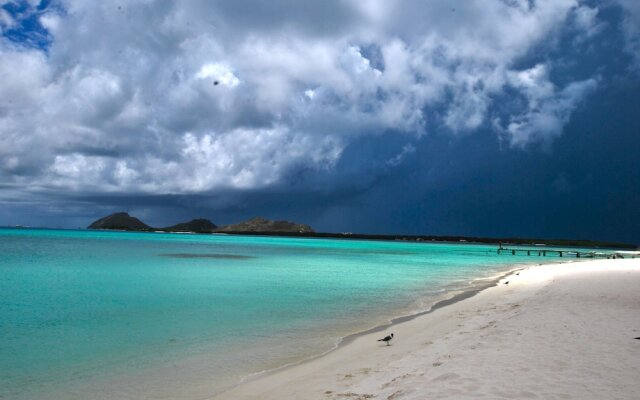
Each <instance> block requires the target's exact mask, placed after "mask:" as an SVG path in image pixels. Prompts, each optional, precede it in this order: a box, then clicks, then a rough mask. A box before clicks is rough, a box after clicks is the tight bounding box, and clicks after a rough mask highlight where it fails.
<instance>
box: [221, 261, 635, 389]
mask: <svg viewBox="0 0 640 400" xmlns="http://www.w3.org/2000/svg"><path fill="white" fill-rule="evenodd" d="M623 265H624V266H628V267H629V270H630V271H634V272H636V273H635V274H634V275H633V276H634V279H637V278H638V277H640V261H638V260H597V261H580V262H571V261H569V262H567V261H565V262H563V263H554V264H542V265H529V266H527V265H524V266H522V265H521V266H518V267H517V268H514V269H511V270H509V271H508V272H505V273H504V274H500V275H499V276H496V277H494V278H493V279H490V280H489V281H488V282H482V283H481V284H480V285H479V286H476V287H474V288H471V289H470V290H466V291H463V292H461V293H456V294H454V295H453V296H452V297H450V298H447V299H443V300H440V301H437V302H436V303H434V304H433V305H432V307H430V308H429V309H428V310H426V311H423V312H419V313H416V314H413V315H407V316H401V317H397V318H394V319H392V320H391V321H390V323H389V324H387V325H381V326H376V327H373V328H371V329H368V330H365V331H363V332H359V333H355V334H352V335H348V336H346V337H345V338H343V340H342V341H341V342H340V343H339V344H338V346H337V347H336V348H335V349H332V350H329V351H328V352H326V353H323V354H322V355H319V356H315V357H311V358H309V359H307V360H303V361H301V362H297V363H295V364H290V365H286V366H282V367H279V368H276V369H273V370H269V371H264V372H261V373H259V374H254V375H252V376H250V377H248V378H247V379H245V380H243V381H242V382H241V383H240V384H238V385H237V386H234V387H232V388H230V389H228V390H225V391H223V392H221V393H218V394H216V395H215V396H214V397H213V398H214V399H226V398H229V399H232V398H233V399H253V398H265V399H269V398H274V399H275V398H323V399H328V398H329V399H332V398H336V399H337V398H345V397H346V398H357V399H364V398H372V397H376V398H377V397H380V396H382V395H383V394H386V393H387V392H389V390H386V389H388V388H389V387H392V386H397V387H396V389H397V390H396V391H395V392H393V393H389V396H391V395H393V394H394V393H395V395H394V397H382V398H394V399H395V398H404V397H403V396H402V395H401V394H402V393H405V392H407V391H410V390H413V389H415V388H416V387H418V386H420V385H419V382H416V383H412V384H411V385H409V384H404V385H400V384H398V385H392V384H391V383H389V382H392V381H394V380H393V379H392V380H391V381H389V382H387V384H388V385H386V386H384V385H382V386H384V387H382V386H380V385H378V384H377V383H376V382H382V381H384V380H385V379H387V378H388V376H389V375H390V373H391V372H392V371H393V370H394V369H397V368H390V367H389V364H388V363H389V362H390V361H393V362H394V363H396V364H398V365H400V366H401V367H403V368H404V369H410V370H411V371H413V372H412V373H411V375H412V376H413V375H416V373H417V372H418V371H421V373H422V375H425V374H429V373H430V372H431V371H433V370H436V369H441V368H439V366H440V365H442V363H443V361H433V362H431V363H430V364H427V365H425V364H419V365H415V360H414V358H415V354H414V353H416V352H419V353H422V352H425V347H428V346H430V345H432V344H433V343H435V342H436V341H439V342H442V341H445V342H446V341H447V340H450V339H451V338H455V337H456V335H454V334H456V331H459V332H458V333H457V334H459V335H464V334H469V335H471V334H476V335H477V334H478V332H479V331H478V329H475V330H473V329H466V330H463V331H460V329H461V328H460V326H464V325H468V324H469V323H470V322H472V321H474V320H476V319H478V318H479V315H484V314H487V313H488V314H491V311H490V310H491V309H492V308H491V307H494V308H495V307H497V308H500V307H503V306H504V305H505V303H509V302H513V301H514V300H515V301H518V302H522V303H531V302H533V303H535V301H537V300H540V299H538V297H539V296H540V293H538V292H539V291H541V290H544V289H545V288H546V289H554V290H559V289H558V288H557V287H556V286H557V285H556V284H555V282H556V281H557V280H567V281H568V282H570V283H571V280H570V279H568V278H566V276H572V277H573V280H574V281H575V280H579V279H583V280H584V276H585V275H588V274H589V271H591V273H592V274H596V273H606V274H609V275H611V276H613V278H611V279H614V278H615V276H614V275H617V274H618V272H619V271H620V270H621V268H620V267H621V266H623ZM576 266H581V267H580V268H575V267H576ZM622 269H624V268H622ZM618 275H619V274H618ZM507 280H510V281H511V284H510V285H504V284H500V282H502V283H504V282H505V281H507ZM614 280H615V279H614ZM638 282H639V283H640V279H638ZM617 284H618V286H620V285H624V284H625V282H621V283H620V282H618V283H617ZM554 285H555V286H554ZM514 288H517V289H518V290H515V289H514ZM574 292H575V293H574ZM574 292H572V293H571V295H574V296H578V297H580V296H585V295H588V293H586V294H585V293H579V292H580V291H579V290H576V291H574ZM505 293H507V294H508V295H507V294H505ZM606 295H607V294H606V293H605V294H601V296H606ZM638 296H639V297H640V295H638ZM533 300H535V301H533ZM545 301H547V302H549V301H550V302H553V301H554V300H553V299H551V300H549V299H545ZM514 304H515V303H514ZM639 304H640V300H639ZM521 305H522V306H523V307H524V304H521ZM521 305H520V304H518V305H517V307H516V308H515V309H516V311H519V309H520V306H521ZM604 306H607V304H606V303H605V304H604ZM523 309H524V308H523ZM472 311H475V312H472ZM460 312H462V313H463V314H465V315H466V317H465V318H463V319H462V320H461V321H460V323H461V324H462V325H459V324H457V322H459V321H457V320H458V319H459V318H458V313H460ZM494 319H495V321H485V322H486V323H489V325H490V326H491V325H492V324H491V323H490V322H493V324H496V321H498V322H497V323H501V322H503V321H501V320H500V315H494ZM523 321H524V322H525V323H526V322H527V321H526V320H523ZM538 322H541V323H544V321H538ZM547 322H548V321H547ZM579 322H580V323H581V324H582V323H584V321H579ZM391 328H393V329H391ZM639 328H640V327H639ZM484 329H486V328H484ZM382 331H388V332H391V331H396V339H395V340H394V341H395V342H396V343H395V344H394V345H393V346H383V348H387V347H388V349H386V350H385V351H386V352H387V353H392V355H393V357H391V359H388V354H387V355H385V354H383V352H382V350H381V348H380V347H381V346H378V345H377V342H375V341H374V340H375V339H376V338H377V336H380V333H379V332H382ZM398 332H399V333H398ZM635 336H640V330H639V331H638V332H637V334H635ZM461 337H462V336H461ZM451 340H453V339H451ZM543 342H544V341H543ZM545 343H546V342H545ZM450 345H451V343H449V346H447V345H446V343H444V344H441V345H440V348H441V350H443V351H444V352H452V351H454V350H457V349H458V348H459V346H454V347H451V346H450ZM471 347H475V346H471ZM469 352H470V350H467V351H466V353H469ZM378 353H379V354H378ZM426 353H427V354H428V353H429V352H426ZM463 353H464V352H463ZM468 356H469V354H466V355H465V357H468ZM487 357H488V358H489V359H491V357H493V356H492V355H491V354H489V355H488V356H487ZM496 357H497V359H496V360H488V362H489V363H493V362H496V363H498V364H499V363H500V362H501V360H502V359H501V358H500V357H499V356H496ZM463 358H464V357H463ZM494 358H495V357H494ZM485 362H487V360H485ZM372 365H373V366H372ZM434 366H438V368H435V367H434ZM463 366H464V365H463ZM635 366H636V367H640V364H636V365H635ZM362 371H365V372H362ZM463 371H464V370H463ZM459 372H460V371H458V372H457V373H454V375H460V373H459ZM475 372H477V371H475ZM475 372H474V373H475ZM373 376H377V377H378V378H379V379H373ZM395 378H396V379H397V380H398V381H400V380H404V379H399V376H398V377H395ZM376 385H377V386H378V387H375V386H376ZM429 385H433V382H430V383H429ZM430 387H431V386H430ZM362 388H366V391H365V390H362ZM638 389H640V388H638ZM534 394H535V393H534ZM470 396H471V395H470ZM445 397H448V396H445ZM454 397H455V396H454ZM494 397H495V396H494ZM515 397H518V396H515ZM524 397H527V396H524ZM542 397H543V398H544V396H542ZM407 398H414V397H407ZM416 398H418V397H416ZM456 398H457V397H456ZM461 398H467V397H464V396H462V397H461ZM468 398H473V396H471V397H468ZM622 398H626V397H622ZM629 398H630V397H629Z"/></svg>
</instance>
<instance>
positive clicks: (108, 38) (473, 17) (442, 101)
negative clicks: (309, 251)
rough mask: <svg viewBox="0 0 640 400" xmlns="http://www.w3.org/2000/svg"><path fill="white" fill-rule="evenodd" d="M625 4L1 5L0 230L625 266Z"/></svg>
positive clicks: (639, 122)
mask: <svg viewBox="0 0 640 400" xmlns="http://www.w3.org/2000/svg"><path fill="white" fill-rule="evenodd" d="M639 157H640V1H637V0H602V1H595V0H594V1H580V0H465V1H450V0H431V1H428V2H425V1H417V0H404V1H397V2H389V1H386V0H358V1H355V0H354V1H349V0H326V1H310V0H309V1H300V0H272V1H269V2H265V1H260V0H233V1H209V0H193V1H187V2H185V1H169V0H128V1H122V0H120V1H112V0H103V1H99V2H96V1H84V0H58V1H56V0H50V1H47V0H42V1H40V0H27V1H18V0H0V225H16V224H20V225H29V226H47V227H62V228H77V227H85V226H87V225H88V224H89V223H91V222H92V221H93V220H95V219H97V218H100V217H102V216H104V215H107V214H109V213H111V212H116V211H127V212H129V213H130V214H132V215H135V216H137V217H139V218H141V219H142V220H143V221H145V222H146V223H148V224H150V225H152V226H166V225H171V224H174V223H177V222H180V221H184V220H189V219H192V218H196V217H203V218H209V219H211V220H212V221H213V222H214V223H216V224H218V225H224V224H228V223H234V222H239V221H241V220H244V219H247V218H250V217H253V216H258V215H260V216H263V217H266V218H270V219H286V220H294V221H297V222H301V223H307V224H310V225H311V226H312V227H314V228H315V229H316V231H325V232H345V231H347V232H360V233H386V234H425V235H466V236H490V237H506V236H518V237H533V238H570V239H594V240H613V241H623V242H630V243H635V244H640V230H638V226H640V168H639V166H640V163H638V161H637V160H638V158H639Z"/></svg>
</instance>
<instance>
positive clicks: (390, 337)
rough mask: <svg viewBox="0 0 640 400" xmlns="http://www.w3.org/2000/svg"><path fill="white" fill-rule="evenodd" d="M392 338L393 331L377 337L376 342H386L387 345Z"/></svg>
mask: <svg viewBox="0 0 640 400" xmlns="http://www.w3.org/2000/svg"><path fill="white" fill-rule="evenodd" d="M391 339H393V333H392V334H391V335H389V336H385V337H383V338H382V339H378V342H386V343H387V346H389V342H390V341H391Z"/></svg>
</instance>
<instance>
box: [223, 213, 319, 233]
mask: <svg viewBox="0 0 640 400" xmlns="http://www.w3.org/2000/svg"><path fill="white" fill-rule="evenodd" d="M216 232H235V233H252V232H255V233H313V232H314V231H313V229H311V227H310V226H309V225H305V224H297V223H295V222H289V221H271V220H268V219H265V218H262V217H256V218H252V219H250V220H248V221H244V222H240V223H239V224H233V225H227V226H224V227H222V228H219V229H217V230H216Z"/></svg>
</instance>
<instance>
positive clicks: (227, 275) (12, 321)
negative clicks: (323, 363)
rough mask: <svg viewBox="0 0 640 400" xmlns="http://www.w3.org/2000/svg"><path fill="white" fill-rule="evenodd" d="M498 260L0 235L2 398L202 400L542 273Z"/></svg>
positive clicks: (406, 250) (230, 241)
mask: <svg viewBox="0 0 640 400" xmlns="http://www.w3.org/2000/svg"><path fill="white" fill-rule="evenodd" d="M495 249H496V248H495V246H485V245H470V244H426V243H408V242H383V241H356V240H335V239H298V238H280V237H264V236H258V237H253V236H225V235H177V234H165V233H130V232H102V231H71V230H36V229H28V230H20V229H0V255H1V258H0V277H1V280H0V366H1V368H0V396H2V397H4V398H12V399H31V398H38V399H86V398H104V399H111V398H114V399H115V398H118V399H122V398H167V399H169V398H175V397H176V396H180V398H187V399H190V398H193V399H197V398H205V397H207V396H211V395H212V394H214V393H217V392H219V391H221V390H223V389H224V388H226V387H228V386H229V385H232V384H234V383H236V382H237V381H238V380H239V379H241V378H242V377H244V376H246V375H247V374H250V373H255V372H258V371H261V370H264V369H268V368H273V367H276V366H279V365H283V364H285V363H288V362H295V361H298V360H301V359H303V358H305V357H308V356H311V355H313V354H318V353H321V352H324V351H327V350H328V349H330V348H331V347H333V346H334V345H335V344H336V343H337V342H338V341H339V339H340V338H341V337H344V336H345V335H348V334H350V333H353V332H357V331H361V330H364V329H367V328H370V327H372V326H374V325H378V324H381V323H385V322H386V321H388V320H389V319H390V318H392V317H394V316H397V315H400V314H406V313H410V312H415V311H418V310H419V309H421V308H424V307H427V306H428V305H429V304H430V303H431V302H432V301H433V300H434V299H436V298H438V296H441V295H442V292H443V291H444V290H450V289H453V288H456V287H463V286H466V285H468V283H469V282H470V280H472V279H474V278H481V277H488V276H493V275H495V274H497V273H500V272H502V271H505V270H506V269H508V268H509V266H510V265H513V264H515V263H525V262H536V263H539V262H541V261H543V260H541V258H538V257H535V258H534V257H531V258H527V257H513V256H506V255H502V256H498V255H497V254H496V251H495ZM554 260H555V261H557V259H549V258H547V259H544V261H554Z"/></svg>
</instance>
